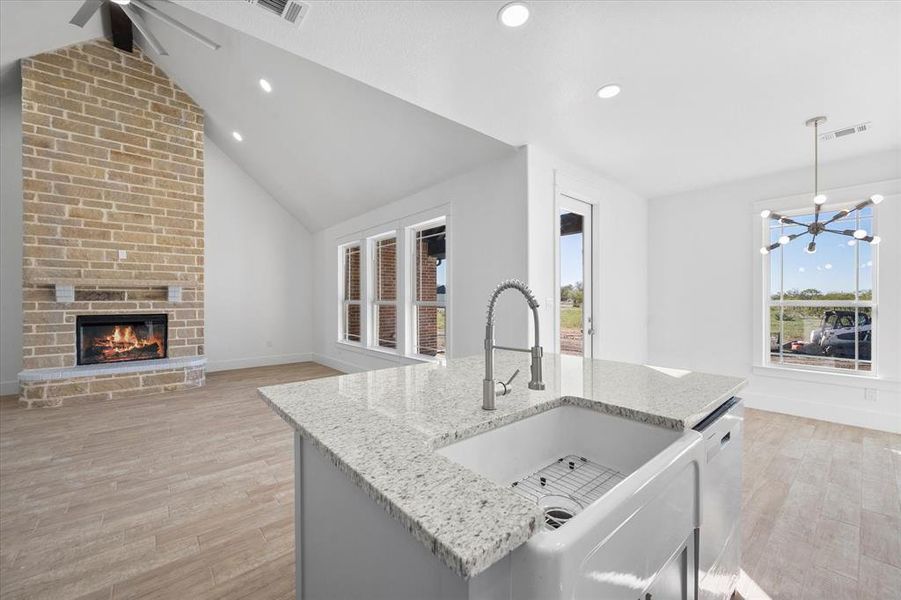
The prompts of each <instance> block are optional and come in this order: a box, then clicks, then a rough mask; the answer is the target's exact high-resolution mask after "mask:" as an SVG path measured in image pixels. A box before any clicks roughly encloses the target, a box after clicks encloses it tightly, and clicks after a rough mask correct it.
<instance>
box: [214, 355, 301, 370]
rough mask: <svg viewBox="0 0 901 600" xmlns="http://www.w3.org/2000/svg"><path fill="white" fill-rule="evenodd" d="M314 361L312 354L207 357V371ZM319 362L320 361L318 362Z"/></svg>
mask: <svg viewBox="0 0 901 600" xmlns="http://www.w3.org/2000/svg"><path fill="white" fill-rule="evenodd" d="M312 360H313V353H312V352H305V353H303V354H276V355H272V356H250V357H247V358H230V359H226V360H211V359H210V358H209V356H207V363H206V370H207V372H208V373H213V372H216V371H232V370H234V369H249V368H251V367H271V366H273V365H287V364H291V363H299V362H310V361H312ZM317 362H318V361H317Z"/></svg>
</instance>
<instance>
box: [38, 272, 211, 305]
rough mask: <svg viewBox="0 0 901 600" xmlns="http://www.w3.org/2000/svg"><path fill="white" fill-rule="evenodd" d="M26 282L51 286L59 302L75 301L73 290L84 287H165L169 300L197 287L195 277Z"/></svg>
mask: <svg viewBox="0 0 901 600" xmlns="http://www.w3.org/2000/svg"><path fill="white" fill-rule="evenodd" d="M27 283H28V284H30V285H34V286H44V285H46V286H49V287H52V288H53V290H54V293H55V294H56V301H57V302H59V303H61V304H69V303H71V302H75V290H76V289H84V288H103V289H110V290H127V289H138V288H166V290H167V297H168V300H169V302H181V291H182V290H183V289H193V288H196V287H199V285H200V284H199V282H198V281H197V280H196V279H190V280H180V281H171V280H162V279H141V280H138V279H59V278H55V277H30V278H28V280H27Z"/></svg>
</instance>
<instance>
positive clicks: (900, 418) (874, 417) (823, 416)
mask: <svg viewBox="0 0 901 600" xmlns="http://www.w3.org/2000/svg"><path fill="white" fill-rule="evenodd" d="M738 395H739V396H740V397H741V398H742V399H743V400H744V401H745V406H747V407H749V408H757V409H760V410H767V411H770V412H777V413H783V414H786V415H794V416H797V417H807V418H808V419H818V420H820V421H831V422H833V423H841V424H842V425H852V426H854V427H864V428H866V429H876V430H878V431H888V432H890V433H901V415H898V414H892V413H886V412H881V411H874V410H863V409H860V408H852V407H848V406H835V405H831V404H823V403H819V402H810V401H807V400H796V399H792V398H782V397H778V396H767V395H763V394H754V393H746V392H739V394H738Z"/></svg>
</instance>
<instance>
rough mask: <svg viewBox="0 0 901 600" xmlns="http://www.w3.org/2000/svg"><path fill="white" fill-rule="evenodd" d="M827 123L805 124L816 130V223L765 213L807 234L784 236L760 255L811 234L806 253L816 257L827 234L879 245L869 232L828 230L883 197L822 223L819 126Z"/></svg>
mask: <svg viewBox="0 0 901 600" xmlns="http://www.w3.org/2000/svg"><path fill="white" fill-rule="evenodd" d="M825 122H826V117H814V118H812V119H807V122H806V123H805V125H807V126H808V127H813V223H799V222H798V221H795V220H793V219H790V218H788V217H786V216H784V215H780V214H778V213H776V212H773V211H771V210H764V211H762V212H761V213H760V216H761V217H762V218H764V219H773V220H774V221H779V222H780V223H786V224H788V225H797V226H799V227H803V228H804V231H802V232H801V233H793V234H791V235H783V236H780V237H779V239H778V240H777V241H776V242H775V243H773V244H770V245H769V246H764V247H763V248H761V249H760V253H761V254H769V253H770V250H775V249H776V248H778V247H779V246H784V245H786V244H789V243H791V242H792V240H794V239H796V238H799V237H802V236H805V235H808V234H809V235H810V236H811V237H810V241H809V242H808V243H807V248H806V251H807V252H808V253H809V254H813V253H814V252H816V251H817V236H818V235H821V234H824V233H834V234H837V235H844V236H848V237H851V238H854V239H855V240H857V241H860V242H868V243H870V244H873V245H876V244H878V243H879V242H880V239H879V236H878V235H872V234H871V232H867V231H865V230H863V229H829V227H828V226H829V225H831V224H832V223H834V222H835V221H838V220H839V219H843V218H845V217H847V216H848V215H850V214H851V213H853V212H854V211H857V210H861V209H862V208H866V207H867V206H870V205H875V204H879V203H880V202H882V200H883V199H884V198H883V196H882V195H881V194H873V195H872V196H870V197H869V198H867V199H866V200H863V201H861V202H859V203H858V204H856V205H855V206H854V208H851V209H844V210H840V211H838V212H837V213H835V215H834V216H833V217H832V218H831V219H829V220H828V221H820V210H821V209H822V207H823V205H824V204H825V203H826V200H827V198H826V195H825V194H821V193H820V187H819V186H820V181H819V177H820V173H819V170H820V162H819V159H820V157H819V143H820V137H819V127H820V124H822V123H825Z"/></svg>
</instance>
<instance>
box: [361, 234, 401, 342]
mask: <svg viewBox="0 0 901 600" xmlns="http://www.w3.org/2000/svg"><path fill="white" fill-rule="evenodd" d="M390 239H393V240H394V255H395V258H394V300H382V299H380V298H379V265H378V260H379V251H378V244H379V242H383V241H385V240H390ZM367 246H368V247H369V256H370V259H369V261H368V264H369V266H370V269H369V272H370V276H371V279H370V280H369V283H370V285H369V287H370V289H371V294H369V295H368V302H367V311H368V314H369V323H370V328H369V329H370V330H369V335H368V342H367V344H366V346H367V348H370V349H372V350H376V351H378V352H388V353H391V354H398V353H401V351H402V347H401V344H400V328H401V324H400V320H401V318H402V314H403V310H402V307H401V292H400V281H401V277H400V270H401V265H400V263H401V261H400V236H399V232H398V230H392V231H388V232H385V233H382V234H378V235H374V236H372V237H369V238H367ZM380 306H393V307H394V315H395V316H394V348H391V347H389V346H382V345H381V344H380V341H381V340H379V333H378V319H379V318H378V310H379V307H380Z"/></svg>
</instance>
